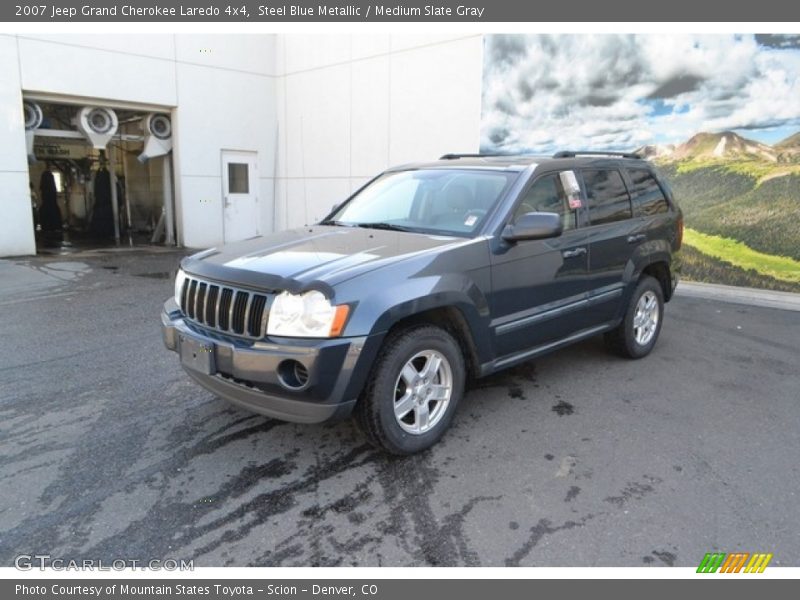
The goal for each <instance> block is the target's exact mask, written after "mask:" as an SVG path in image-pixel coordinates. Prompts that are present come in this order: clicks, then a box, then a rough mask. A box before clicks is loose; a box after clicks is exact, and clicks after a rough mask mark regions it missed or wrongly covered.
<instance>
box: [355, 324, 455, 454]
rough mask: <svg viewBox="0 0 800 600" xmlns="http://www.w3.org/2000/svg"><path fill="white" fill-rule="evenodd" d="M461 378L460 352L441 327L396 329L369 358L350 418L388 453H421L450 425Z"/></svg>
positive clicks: (437, 439)
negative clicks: (370, 362)
mask: <svg viewBox="0 0 800 600" xmlns="http://www.w3.org/2000/svg"><path fill="white" fill-rule="evenodd" d="M465 379H466V365H465V362H464V355H463V354H462V352H461V349H460V347H459V345H458V342H457V341H456V340H455V339H454V338H453V336H451V335H450V334H449V333H447V332H446V331H445V330H443V329H440V328H439V327H435V326H432V325H421V326H416V327H412V328H410V329H405V330H402V331H399V332H397V333H395V334H392V335H391V336H390V337H389V338H388V339H387V340H386V341H385V342H384V344H383V347H382V348H381V351H380V352H379V354H378V357H377V358H376V360H375V364H374V366H373V368H372V373H371V374H370V378H369V381H368V382H367V385H366V388H365V389H364V392H363V394H362V396H361V398H360V400H359V402H358V404H357V405H356V408H355V417H356V422H357V423H358V426H359V428H360V429H361V430H362V431H363V432H364V435H366V437H367V439H368V440H369V441H370V443H372V444H373V445H374V446H377V447H378V448H381V449H383V450H385V451H386V452H388V453H390V454H396V455H408V454H414V453H416V452H421V451H422V450H425V449H426V448H430V447H431V446H433V445H434V444H435V443H436V442H438V441H439V440H440V439H441V438H442V436H443V435H444V433H445V431H447V429H448V428H449V427H450V423H451V422H452V421H453V415H454V414H455V410H456V407H457V406H458V402H459V400H461V397H462V396H463V395H464V381H465ZM448 388H449V392H448ZM448 393H449V396H448ZM406 409H409V410H408V411H407V412H406ZM396 412H397V414H396ZM426 414H427V421H426V418H425V415H426Z"/></svg>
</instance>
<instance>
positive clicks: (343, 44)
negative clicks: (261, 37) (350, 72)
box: [285, 34, 350, 73]
mask: <svg viewBox="0 0 800 600" xmlns="http://www.w3.org/2000/svg"><path fill="white" fill-rule="evenodd" d="M285 40H286V72H287V73H295V72H297V71H306V70H308V69H317V68H319V67H325V66H330V65H335V64H339V63H343V62H347V61H349V60H350V36H348V35H329V34H323V35H315V34H292V35H287V36H285Z"/></svg>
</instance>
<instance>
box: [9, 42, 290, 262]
mask: <svg viewBox="0 0 800 600" xmlns="http://www.w3.org/2000/svg"><path fill="white" fill-rule="evenodd" d="M274 68H275V36H273V35H161V34H154V35H90V34H75V35H73V34H69V35H65V34H58V35H38V34H37V35H32V34H25V35H20V36H9V35H0V73H3V77H2V78H1V79H0V111H1V112H2V114H3V119H2V122H1V123H0V139H2V140H3V144H0V190H2V192H0V198H1V199H2V206H1V207H0V208H2V212H3V214H2V218H0V256H11V255H21V254H33V253H34V252H35V244H34V237H33V225H32V215H31V210H30V196H29V191H28V169H27V160H26V155H25V141H24V129H23V122H22V91H24V92H26V93H34V94H45V95H47V96H48V97H51V96H52V97H53V98H54V99H58V98H63V99H64V100H65V101H67V102H73V101H81V100H82V99H86V100H87V102H88V101H96V102H97V103H99V104H103V102H111V103H113V102H119V103H124V104H126V105H131V106H132V107H136V106H140V105H141V106H145V105H146V106H153V107H160V108H162V109H165V110H168V111H170V112H172V116H173V121H174V132H175V138H174V146H175V152H174V171H175V191H176V212H177V221H178V227H177V228H178V233H179V241H180V242H181V243H182V244H185V245H186V246H190V247H206V246H211V245H214V244H218V243H220V242H221V241H222V198H221V196H222V179H221V151H222V150H223V149H233V150H250V151H255V152H258V171H259V177H260V192H259V200H260V206H261V215H260V217H259V218H260V226H261V231H271V230H272V227H273V223H272V215H273V206H272V200H273V199H272V191H273V189H274V187H275V186H274V183H273V181H272V178H273V174H274V164H275V137H276V136H275V127H276V115H275V102H276V92H275V72H274Z"/></svg>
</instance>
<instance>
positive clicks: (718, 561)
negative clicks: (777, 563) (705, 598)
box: [697, 552, 772, 573]
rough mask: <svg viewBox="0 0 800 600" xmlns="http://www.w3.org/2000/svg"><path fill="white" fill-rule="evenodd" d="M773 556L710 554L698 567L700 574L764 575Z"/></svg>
mask: <svg viewBox="0 0 800 600" xmlns="http://www.w3.org/2000/svg"><path fill="white" fill-rule="evenodd" d="M771 560H772V554H771V553H770V554H766V553H760V552H757V553H754V554H750V553H749V552H734V553H733V554H726V553H724V552H708V553H706V555H705V556H704V557H703V560H702V561H700V566H699V567H697V572H698V573H717V572H719V573H763V572H764V569H766V568H767V565H768V564H769V561H771Z"/></svg>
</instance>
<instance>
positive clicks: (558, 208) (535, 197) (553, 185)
mask: <svg viewBox="0 0 800 600" xmlns="http://www.w3.org/2000/svg"><path fill="white" fill-rule="evenodd" d="M529 212H551V213H556V214H558V215H560V216H561V223H562V225H563V226H564V230H567V229H575V211H574V210H570V209H569V205H568V204H567V195H566V194H565V193H564V187H563V186H562V185H561V180H560V179H559V177H558V173H553V174H551V175H545V176H544V177H540V178H539V179H537V180H536V181H535V182H534V184H533V185H532V186H531V187H530V189H529V190H528V191H527V193H526V194H525V196H524V197H523V198H522V202H520V203H519V206H517V210H516V211H514V221H516V220H517V219H518V218H519V217H521V216H522V215H524V214H526V213H529Z"/></svg>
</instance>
